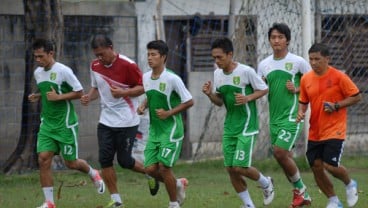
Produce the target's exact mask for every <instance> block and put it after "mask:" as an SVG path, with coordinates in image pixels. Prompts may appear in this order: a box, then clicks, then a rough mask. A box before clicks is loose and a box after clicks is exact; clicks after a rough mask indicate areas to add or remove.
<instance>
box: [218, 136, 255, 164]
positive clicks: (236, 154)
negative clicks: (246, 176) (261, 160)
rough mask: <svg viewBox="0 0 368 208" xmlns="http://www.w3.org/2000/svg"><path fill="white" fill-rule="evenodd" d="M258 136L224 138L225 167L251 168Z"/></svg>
mask: <svg viewBox="0 0 368 208" xmlns="http://www.w3.org/2000/svg"><path fill="white" fill-rule="evenodd" d="M256 136H257V134H255V135H250V136H244V135H239V136H235V137H225V136H224V137H223V138H222V151H223V153H224V165H225V167H244V168H246V167H251V165H252V153H253V147H254V145H255V143H256Z"/></svg>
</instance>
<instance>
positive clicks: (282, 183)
mask: <svg viewBox="0 0 368 208" xmlns="http://www.w3.org/2000/svg"><path fill="white" fill-rule="evenodd" d="M343 159H344V161H343V162H344V163H345V164H346V166H347V168H348V170H349V171H350V174H351V177H353V178H355V179H356V180H357V181H358V183H359V191H360V192H359V194H360V199H359V202H358V204H357V206H356V207H358V208H359V207H364V205H366V204H367V203H368V197H367V191H368V190H366V189H368V188H367V187H366V186H365V184H367V182H368V179H367V178H366V173H367V171H368V165H367V164H368V159H367V158H364V157H345V158H343ZM296 162H297V164H298V166H299V167H300V169H301V170H302V173H301V174H302V177H303V181H304V182H305V184H306V185H307V186H308V192H309V193H310V195H311V197H312V200H313V202H312V207H325V206H326V204H327V198H326V197H325V196H324V195H323V194H322V193H321V192H320V191H319V189H318V187H317V185H316V184H315V182H314V179H313V175H312V173H311V171H310V170H309V167H308V164H307V162H306V160H305V158H304V157H301V158H296ZM254 167H256V168H257V169H259V170H261V171H262V172H263V174H264V175H266V176H268V175H270V176H272V177H273V179H274V182H275V193H276V195H275V199H274V201H273V202H272V204H271V205H270V206H268V207H270V208H272V207H274V208H279V207H287V206H288V205H289V203H290V202H291V198H292V192H291V190H292V186H291V185H290V184H289V183H288V181H287V179H286V177H285V176H284V175H283V172H282V170H281V169H280V167H279V166H278V164H277V163H276V161H275V160H274V159H273V158H270V159H266V160H260V161H254ZM174 172H175V174H176V176H177V177H186V178H188V180H189V187H188V190H187V200H186V201H185V204H184V205H183V208H224V207H229V208H233V207H239V206H240V205H241V200H240V199H239V198H238V196H237V194H236V193H235V191H234V189H233V188H232V186H231V184H230V181H229V177H228V175H227V172H226V170H225V168H224V167H223V161H222V160H214V161H206V162H198V163H194V164H190V163H185V162H182V163H180V164H178V165H177V166H176V167H175V168H174ZM117 176H118V180H119V191H120V193H121V194H122V198H123V200H124V203H125V204H126V207H128V208H146V207H149V208H162V207H167V206H168V196H167V193H166V190H165V187H164V185H163V184H161V187H160V190H159V193H158V194H157V195H156V196H154V197H152V196H151V195H150V194H149V190H148V185H147V180H146V178H145V176H143V175H140V174H137V173H134V172H132V171H129V170H123V169H121V168H117ZM332 181H333V183H334V185H335V191H336V193H337V194H338V196H339V198H340V200H341V201H342V202H343V203H345V201H346V199H345V189H344V185H343V184H342V183H341V182H340V181H338V180H336V179H334V178H333V179H332ZM247 183H248V187H249V191H250V194H251V197H252V199H253V201H254V203H255V204H256V206H257V207H262V206H263V205H262V200H263V199H262V190H261V189H260V188H258V183H257V182H254V181H251V180H249V179H247ZM0 184H1V186H0V207H36V206H39V205H40V204H41V203H42V201H43V194H42V190H41V188H40V185H39V176H38V172H34V173H31V174H27V175H12V176H5V175H0ZM54 187H55V189H54V192H55V194H54V195H55V200H56V203H57V206H58V207H61V208H62V207H71V208H74V207H80V208H102V207H103V206H104V205H106V204H107V202H108V201H109V200H110V197H109V194H108V193H107V192H106V193H105V194H103V195H98V194H97V193H96V190H95V188H94V187H93V184H92V183H91V181H90V179H89V178H88V176H86V175H83V174H81V173H79V172H76V171H69V170H64V171H56V172H55V173H54ZM58 197H59V199H58Z"/></svg>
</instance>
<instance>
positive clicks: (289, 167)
mask: <svg viewBox="0 0 368 208" xmlns="http://www.w3.org/2000/svg"><path fill="white" fill-rule="evenodd" d="M273 150H274V151H273V156H274V157H275V159H276V160H277V162H278V163H279V165H280V166H281V168H282V169H283V171H284V173H285V175H286V178H287V179H288V180H289V181H290V179H289V177H291V176H294V175H295V174H296V173H297V172H298V167H297V166H296V164H295V161H294V159H293V155H292V152H290V151H287V150H284V149H282V148H279V147H276V146H274V147H273Z"/></svg>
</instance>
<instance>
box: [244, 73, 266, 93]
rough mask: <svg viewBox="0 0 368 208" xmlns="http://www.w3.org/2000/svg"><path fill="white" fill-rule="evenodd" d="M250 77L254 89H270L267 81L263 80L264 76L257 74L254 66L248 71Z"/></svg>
mask: <svg viewBox="0 0 368 208" xmlns="http://www.w3.org/2000/svg"><path fill="white" fill-rule="evenodd" d="M247 73H248V79H249V82H250V84H251V85H252V87H253V89H255V90H266V89H268V86H267V85H266V83H265V82H264V81H263V80H262V78H261V77H260V76H259V75H258V74H256V72H255V71H254V69H253V68H250V69H249V70H248V71H247Z"/></svg>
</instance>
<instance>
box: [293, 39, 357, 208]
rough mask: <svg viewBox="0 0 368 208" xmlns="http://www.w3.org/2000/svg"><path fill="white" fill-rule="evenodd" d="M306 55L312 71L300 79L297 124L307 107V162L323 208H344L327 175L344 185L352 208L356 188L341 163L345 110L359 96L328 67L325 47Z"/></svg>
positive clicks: (318, 45) (347, 80) (317, 46)
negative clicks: (323, 198)
mask: <svg viewBox="0 0 368 208" xmlns="http://www.w3.org/2000/svg"><path fill="white" fill-rule="evenodd" d="M308 53H309V63H310V64H311V65H312V69H313V70H312V71H310V72H309V73H307V74H305V76H303V77H302V79H301V83H300V97H299V110H298V116H297V120H296V121H297V122H300V121H302V120H303V119H304V117H305V112H306V110H307V108H308V104H310V108H311V117H310V121H309V123H310V128H309V135H308V147H307V158H308V162H309V165H310V167H311V168H312V172H313V174H314V179H315V181H316V183H317V185H318V187H319V188H320V190H321V191H322V192H323V193H324V194H325V195H326V196H327V198H328V200H329V202H328V204H327V207H326V208H342V207H343V206H342V203H341V201H340V200H339V198H338V197H337V195H336V193H335V190H334V187H333V184H332V181H331V180H330V178H329V177H328V175H327V174H326V173H327V172H328V173H330V174H331V175H332V176H334V177H335V178H337V179H338V180H340V181H342V182H343V183H344V184H345V191H346V201H347V204H348V207H354V206H355V204H356V203H357V202H358V184H357V182H356V181H355V180H353V179H351V178H350V176H349V173H348V171H347V170H346V168H345V167H344V166H343V165H341V164H340V160H341V157H342V153H343V152H344V142H345V138H346V125H347V107H349V106H352V105H354V104H356V103H358V102H359V101H360V100H361V99H362V95H361V94H360V91H359V89H358V87H357V86H356V85H355V84H354V82H353V81H352V80H351V79H350V78H349V76H347V75H346V74H344V73H343V72H341V71H339V70H337V69H336V68H334V67H332V66H330V65H329V61H330V52H329V49H328V47H327V46H326V45H323V44H321V43H316V44H314V45H312V47H311V48H310V49H309V51H308Z"/></svg>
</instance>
